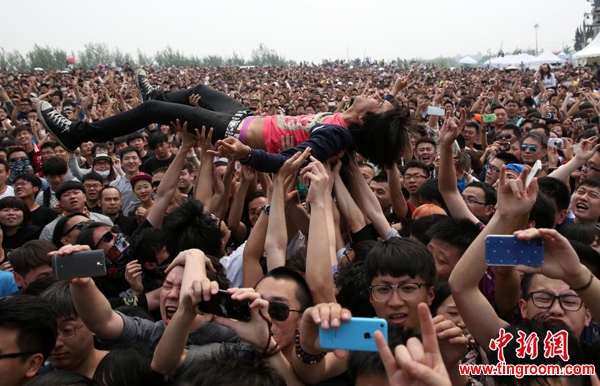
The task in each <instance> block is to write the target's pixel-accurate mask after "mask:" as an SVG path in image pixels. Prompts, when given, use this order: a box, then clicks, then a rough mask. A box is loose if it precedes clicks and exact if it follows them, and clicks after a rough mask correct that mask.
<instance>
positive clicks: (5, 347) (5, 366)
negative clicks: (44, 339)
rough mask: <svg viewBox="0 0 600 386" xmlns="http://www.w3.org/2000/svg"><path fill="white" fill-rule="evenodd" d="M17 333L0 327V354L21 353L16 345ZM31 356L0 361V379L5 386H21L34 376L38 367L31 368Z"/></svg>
mask: <svg viewBox="0 0 600 386" xmlns="http://www.w3.org/2000/svg"><path fill="white" fill-rule="evenodd" d="M17 335H18V331H17V330H15V329H12V328H4V327H0V352H1V353H2V354H13V353H20V352H23V350H21V349H20V348H19V346H18V345H17ZM30 357H31V356H24V357H21V358H5V359H0V379H2V384H3V385H6V386H21V385H23V384H24V383H25V381H26V380H28V379H30V378H32V377H33V376H35V374H36V373H37V371H38V370H39V367H40V366H39V365H41V361H40V363H39V365H37V366H33V365H32V363H31V359H30Z"/></svg>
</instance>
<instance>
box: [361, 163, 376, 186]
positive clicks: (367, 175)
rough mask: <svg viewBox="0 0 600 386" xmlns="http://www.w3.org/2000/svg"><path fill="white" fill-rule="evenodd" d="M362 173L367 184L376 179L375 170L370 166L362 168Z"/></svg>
mask: <svg viewBox="0 0 600 386" xmlns="http://www.w3.org/2000/svg"><path fill="white" fill-rule="evenodd" d="M360 172H361V174H362V176H363V178H364V179H365V181H367V184H370V183H371V180H372V179H373V178H375V170H373V168H372V167H370V166H361V167H360Z"/></svg>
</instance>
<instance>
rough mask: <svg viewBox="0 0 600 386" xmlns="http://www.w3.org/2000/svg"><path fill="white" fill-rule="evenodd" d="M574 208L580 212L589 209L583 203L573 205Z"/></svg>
mask: <svg viewBox="0 0 600 386" xmlns="http://www.w3.org/2000/svg"><path fill="white" fill-rule="evenodd" d="M575 208H576V209H577V210H578V211H581V212H584V211H586V210H588V209H589V207H588V206H587V205H585V204H577V205H575Z"/></svg>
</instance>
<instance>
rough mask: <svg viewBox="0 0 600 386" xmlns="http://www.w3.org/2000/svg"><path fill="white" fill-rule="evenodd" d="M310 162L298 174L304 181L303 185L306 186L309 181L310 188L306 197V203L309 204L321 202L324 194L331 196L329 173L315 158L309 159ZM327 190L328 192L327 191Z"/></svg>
mask: <svg viewBox="0 0 600 386" xmlns="http://www.w3.org/2000/svg"><path fill="white" fill-rule="evenodd" d="M310 160H311V161H312V162H311V163H310V164H308V166H306V167H305V168H304V169H302V172H300V174H301V175H302V178H303V180H304V184H305V185H307V184H308V181H310V187H309V188H308V193H307V195H306V201H307V202H309V203H314V202H317V201H318V200H322V199H323V197H325V195H326V194H331V190H330V189H329V188H330V184H329V173H328V172H327V167H326V166H325V165H323V164H322V163H321V162H319V160H317V159H316V158H315V157H312V156H311V157H310ZM328 189H329V191H328Z"/></svg>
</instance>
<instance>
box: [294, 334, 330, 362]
mask: <svg viewBox="0 0 600 386" xmlns="http://www.w3.org/2000/svg"><path fill="white" fill-rule="evenodd" d="M295 347H296V356H297V357H298V359H300V360H301V361H302V363H306V364H307V365H314V364H317V363H319V362H321V361H322V360H323V358H325V355H327V352H322V353H320V354H317V355H311V354H309V353H307V352H306V351H304V350H302V346H301V345H300V330H298V331H297V332H296V344H295Z"/></svg>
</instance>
